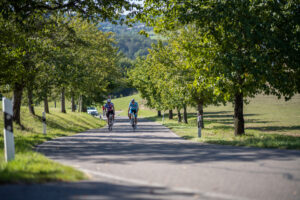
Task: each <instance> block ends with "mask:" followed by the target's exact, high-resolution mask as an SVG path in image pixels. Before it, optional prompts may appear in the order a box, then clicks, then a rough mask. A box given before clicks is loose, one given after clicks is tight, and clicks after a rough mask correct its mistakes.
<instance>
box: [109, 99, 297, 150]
mask: <svg viewBox="0 0 300 200" xmlns="http://www.w3.org/2000/svg"><path fill="white" fill-rule="evenodd" d="M133 97H134V98H135V99H136V100H137V101H138V102H139V104H140V107H141V112H140V115H139V116H140V117H148V118H149V119H151V120H154V121H158V122H160V123H163V124H164V125H165V126H167V127H169V128H170V129H172V130H173V131H174V132H175V133H176V134H178V135H179V136H181V137H183V138H186V139H190V140H194V141H199V142H207V143H215V144H224V145H236V146H252V147H264V148H281V149H300V95H296V96H295V97H294V98H293V99H292V100H290V101H288V102H285V101H284V100H278V99H277V98H276V97H274V96H263V95H258V96H257V97H256V98H254V99H250V103H249V104H247V105H245V106H244V114H245V115H244V118H245V128H246V130H245V132H246V134H245V135H244V136H238V137H235V136H234V134H233V133H234V129H233V106H232V104H228V105H226V106H208V107H207V108H205V109H204V124H205V128H204V129H202V137H201V138H198V137H197V133H198V129H197V119H196V110H195V109H194V108H189V109H188V113H189V114H188V122H189V123H188V124H184V123H178V122H177V116H176V115H174V119H173V120H169V119H168V114H167V112H166V114H165V118H164V119H165V120H164V122H162V118H161V117H157V116H156V111H154V110H150V109H147V107H145V106H144V104H145V101H144V100H142V99H141V98H140V97H139V95H134V96H130V97H125V98H119V99H115V100H114V103H115V106H116V108H117V110H124V109H125V110H126V109H127V107H128V104H129V101H130V99H131V98H133ZM181 113H182V112H181Z"/></svg>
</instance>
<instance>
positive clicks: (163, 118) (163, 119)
mask: <svg viewBox="0 0 300 200" xmlns="http://www.w3.org/2000/svg"><path fill="white" fill-rule="evenodd" d="M164 121H165V112H164V113H163V117H162V124H164Z"/></svg>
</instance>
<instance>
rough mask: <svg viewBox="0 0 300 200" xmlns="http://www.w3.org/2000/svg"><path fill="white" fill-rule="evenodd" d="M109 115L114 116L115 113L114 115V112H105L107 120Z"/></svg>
mask: <svg viewBox="0 0 300 200" xmlns="http://www.w3.org/2000/svg"><path fill="white" fill-rule="evenodd" d="M109 114H112V115H114V114H115V113H114V111H113V110H110V111H107V112H106V117H107V118H108V116H109Z"/></svg>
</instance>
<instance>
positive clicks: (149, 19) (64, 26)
mask: <svg viewBox="0 0 300 200" xmlns="http://www.w3.org/2000/svg"><path fill="white" fill-rule="evenodd" d="M136 2H138V1H130V0H119V1H108V0H107V1H106V0H105V1H94V0H86V1H71V0H70V1H60V0H49V1H38V0H28V1H25V2H24V1H21V0H20V1H1V2H0V10H1V12H0V34H1V37H0V45H1V48H0V60H1V62H0V87H1V93H6V92H10V91H13V99H14V101H13V103H14V105H13V119H14V121H15V122H17V123H18V124H20V123H21V122H20V106H21V100H22V95H23V91H26V94H27V96H28V104H29V109H30V111H31V112H32V113H34V109H33V101H32V98H33V96H37V97H38V98H39V100H40V101H44V105H45V111H46V112H49V109H48V106H47V103H48V99H49V97H51V96H53V95H55V94H60V96H61V99H62V102H61V105H62V108H61V109H62V110H61V111H62V112H65V106H64V105H65V103H64V102H65V101H64V97H65V95H66V96H68V97H69V98H70V99H71V102H72V109H73V110H74V106H75V103H74V99H77V100H78V102H79V105H80V106H79V107H80V109H81V110H84V108H85V105H89V104H92V103H97V102H101V101H102V100H103V99H104V97H105V96H106V95H107V94H108V93H110V91H111V90H112V89H113V88H114V87H116V86H118V85H121V83H120V80H121V79H120V76H122V73H120V68H118V66H117V64H116V63H117V60H118V56H117V49H116V48H115V47H114V45H113V44H114V42H115V41H114V39H113V38H112V37H111V34H110V33H103V32H101V31H99V27H97V26H96V25H95V24H99V22H100V21H106V20H108V21H111V22H113V23H114V22H115V23H122V22H124V21H125V22H128V23H132V22H136V21H139V22H141V23H145V24H146V25H148V26H152V27H154V31H156V32H159V33H161V34H162V35H163V36H164V37H163V38H167V41H164V43H163V42H158V43H157V44H155V45H153V47H152V49H150V50H149V55H148V56H147V57H142V58H139V59H137V62H136V64H135V68H133V69H132V70H131V71H129V73H128V76H129V80H130V81H131V83H132V85H133V86H135V87H136V88H137V89H139V91H140V92H141V94H142V97H144V98H146V99H147V102H148V104H149V106H151V107H152V108H156V109H158V110H173V109H175V108H177V109H178V111H180V109H182V108H183V109H184V112H185V116H186V107H187V106H188V105H193V106H197V108H198V111H199V114H201V115H202V116H203V107H205V106H206V105H209V104H220V103H226V102H233V103H234V124H235V134H236V135H241V134H244V132H245V131H244V118H243V105H244V100H245V99H247V98H248V97H254V96H255V95H256V94H258V93H266V94H274V95H277V96H278V97H284V98H286V99H287V100H288V99H290V98H291V97H292V96H293V95H294V94H296V93H299V91H300V67H299V63H300V56H299V55H300V52H299V48H300V44H299V40H300V26H299V17H300V16H299V9H300V4H299V2H298V1H297V0H287V1H267V0H253V1H225V0H221V1H220V0H211V1H192V0H186V1H182V0H159V1H153V0H144V1H140V2H142V4H141V3H136ZM125 10H126V11H129V13H130V14H128V15H127V17H126V18H124V17H123V18H120V17H121V14H122V13H124V11H125ZM120 19H121V20H120ZM142 32H143V31H142ZM144 33H145V32H144ZM165 44H167V45H165ZM185 121H186V122H187V118H186V117H185ZM202 121H203V120H202Z"/></svg>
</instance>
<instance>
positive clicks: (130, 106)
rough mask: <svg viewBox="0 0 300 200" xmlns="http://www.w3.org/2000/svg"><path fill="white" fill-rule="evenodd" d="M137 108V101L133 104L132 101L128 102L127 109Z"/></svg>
mask: <svg viewBox="0 0 300 200" xmlns="http://www.w3.org/2000/svg"><path fill="white" fill-rule="evenodd" d="M138 108H139V104H138V103H137V102H134V104H133V103H132V102H130V103H129V109H130V110H136V111H137V110H138Z"/></svg>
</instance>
